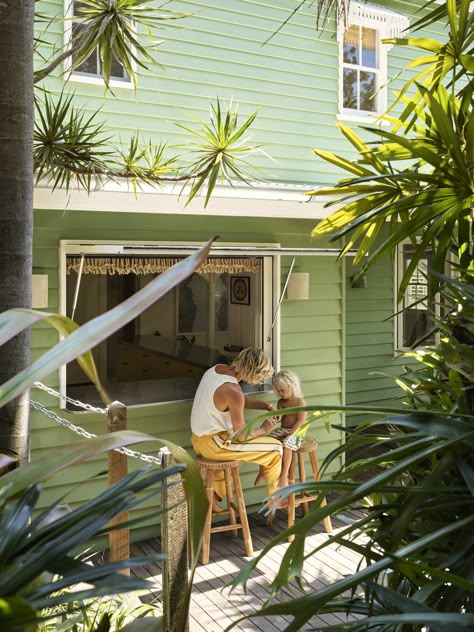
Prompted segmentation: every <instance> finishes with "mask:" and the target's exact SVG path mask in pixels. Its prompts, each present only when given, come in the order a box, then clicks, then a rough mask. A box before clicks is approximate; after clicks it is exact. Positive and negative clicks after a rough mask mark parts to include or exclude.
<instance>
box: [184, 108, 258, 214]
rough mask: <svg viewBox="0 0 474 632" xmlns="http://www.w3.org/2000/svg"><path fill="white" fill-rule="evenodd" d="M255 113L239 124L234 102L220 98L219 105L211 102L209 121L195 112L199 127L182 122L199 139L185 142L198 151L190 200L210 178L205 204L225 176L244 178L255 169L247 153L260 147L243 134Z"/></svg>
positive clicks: (192, 172)
mask: <svg viewBox="0 0 474 632" xmlns="http://www.w3.org/2000/svg"><path fill="white" fill-rule="evenodd" d="M191 116H192V115H191ZM256 116H257V111H256V112H254V113H253V114H251V115H250V116H249V117H248V118H247V120H246V121H245V122H244V123H243V125H241V126H240V127H239V124H238V114H237V109H235V110H232V109H231V106H229V107H228V108H223V107H221V104H220V102H219V100H217V105H213V104H211V123H210V125H208V124H206V123H204V122H203V121H201V120H200V119H198V118H197V117H195V116H193V118H194V119H195V120H196V121H197V122H198V123H199V130H198V131H196V130H193V129H191V128H188V127H185V126H184V125H179V127H182V128H183V129H184V130H186V131H187V132H189V133H190V134H192V135H193V136H194V137H195V138H197V139H198V140H197V141H196V142H193V143H189V144H188V145H186V146H187V147H190V151H191V153H193V154H195V155H197V158H196V160H195V162H194V163H193V164H192V165H191V166H190V170H189V173H190V175H191V176H192V178H193V180H194V182H193V184H192V186H191V191H190V193H189V198H188V202H187V203H188V204H189V202H190V201H191V200H192V199H193V197H194V196H195V195H196V193H198V191H199V190H200V189H201V188H202V186H203V184H204V182H205V181H206V180H208V185H207V194H206V201H205V204H207V203H208V201H209V198H210V196H211V193H212V191H213V190H214V187H215V185H216V182H217V181H218V180H219V179H220V180H221V181H222V182H224V181H225V180H226V179H227V180H231V179H232V178H234V179H236V180H243V181H244V182H245V181H246V178H247V177H248V176H249V172H248V171H246V169H249V170H250V171H254V170H255V169H254V167H252V165H251V164H250V163H249V162H248V160H247V157H248V156H249V155H250V154H251V153H254V152H255V151H258V150H259V147H255V146H251V145H246V144H245V143H246V142H247V139H244V138H242V136H243V135H244V134H245V132H246V131H247V130H248V128H249V127H250V125H252V123H253V121H254V120H255V117H256Z"/></svg>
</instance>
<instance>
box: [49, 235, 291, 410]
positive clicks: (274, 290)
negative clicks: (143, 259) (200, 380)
mask: <svg viewBox="0 0 474 632" xmlns="http://www.w3.org/2000/svg"><path fill="white" fill-rule="evenodd" d="M202 245H204V244H202V243H195V242H169V241H167V242H154V241H150V242H138V241H129V242H124V241H104V242H97V241H94V240H72V239H71V240H60V242H59V313H60V314H62V315H66V257H67V256H71V255H80V254H86V255H87V254H95V255H99V254H100V255H103V254H121V253H124V252H127V254H145V253H146V254H156V255H157V256H158V255H163V254H167V255H170V254H176V255H183V254H185V253H183V246H184V247H188V248H189V249H190V250H192V251H195V249H196V248H198V247H201V246H202ZM242 245H243V244H237V243H224V242H223V243H222V244H219V246H222V248H223V250H221V251H220V252H219V247H213V250H212V254H213V255H218V256H228V257H232V256H242V251H241V250H239V247H241V246H242ZM245 245H246V246H248V244H245ZM252 247H253V248H254V249H255V251H258V253H259V255H260V256H262V257H263V297H262V304H263V306H262V311H263V314H262V348H263V349H264V350H265V351H266V352H267V353H268V354H269V355H270V357H271V358H272V363H273V366H274V369H275V371H278V370H279V368H280V311H279V310H278V313H276V315H275V312H276V309H277V305H278V299H279V288H280V256H279V255H278V254H274V252H275V249H278V248H279V247H280V245H279V244H275V243H255V244H252ZM267 250H269V251H271V252H272V254H269V253H267V252H266V251H267ZM187 254H189V253H187ZM274 319H275V323H274V324H273V329H272V323H273V320H274ZM66 385H67V380H66V366H61V367H60V369H59V392H60V394H61V399H60V407H61V408H66V400H65V397H66ZM169 403H170V402H155V403H150V404H137V405H136V406H140V407H142V406H162V405H167V404H169ZM132 406H134V405H133V404H132Z"/></svg>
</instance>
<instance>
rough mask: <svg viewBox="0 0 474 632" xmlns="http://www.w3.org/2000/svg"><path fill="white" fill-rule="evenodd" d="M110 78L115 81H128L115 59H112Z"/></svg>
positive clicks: (126, 74) (120, 65)
mask: <svg viewBox="0 0 474 632" xmlns="http://www.w3.org/2000/svg"><path fill="white" fill-rule="evenodd" d="M110 76H111V77H113V78H115V79H128V78H129V77H128V73H126V72H125V68H124V67H123V66H122V64H121V63H120V62H119V61H117V59H116V58H115V57H113V58H112V69H111V73H110Z"/></svg>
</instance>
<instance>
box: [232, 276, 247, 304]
mask: <svg viewBox="0 0 474 632" xmlns="http://www.w3.org/2000/svg"><path fill="white" fill-rule="evenodd" d="M230 302H231V303H234V304H235V305H250V277H249V276H231V277H230Z"/></svg>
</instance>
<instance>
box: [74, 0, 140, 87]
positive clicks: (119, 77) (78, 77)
mask: <svg viewBox="0 0 474 632" xmlns="http://www.w3.org/2000/svg"><path fill="white" fill-rule="evenodd" d="M81 5H83V3H82V2H80V1H79V0H65V14H66V18H69V19H68V20H66V30H65V39H66V45H73V46H74V42H75V41H77V40H78V39H79V38H80V37H81V34H82V32H83V30H84V25H83V19H82V18H81ZM77 61H78V60H77V55H75V54H74V53H73V54H72V57H71V58H70V60H69V68H68V70H70V72H71V75H72V79H74V80H75V81H86V82H89V83H100V84H103V78H102V75H101V72H100V63H99V51H98V50H97V49H96V50H94V51H93V52H92V53H91V54H90V55H89V57H87V59H85V60H84V61H82V62H81V63H80V64H79V65H77ZM110 79H111V81H110V84H111V85H113V86H122V87H131V86H132V82H131V80H130V77H129V75H128V73H127V71H126V70H125V68H124V67H123V66H122V64H120V62H119V61H118V60H117V59H115V58H112V72H111V75H110Z"/></svg>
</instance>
